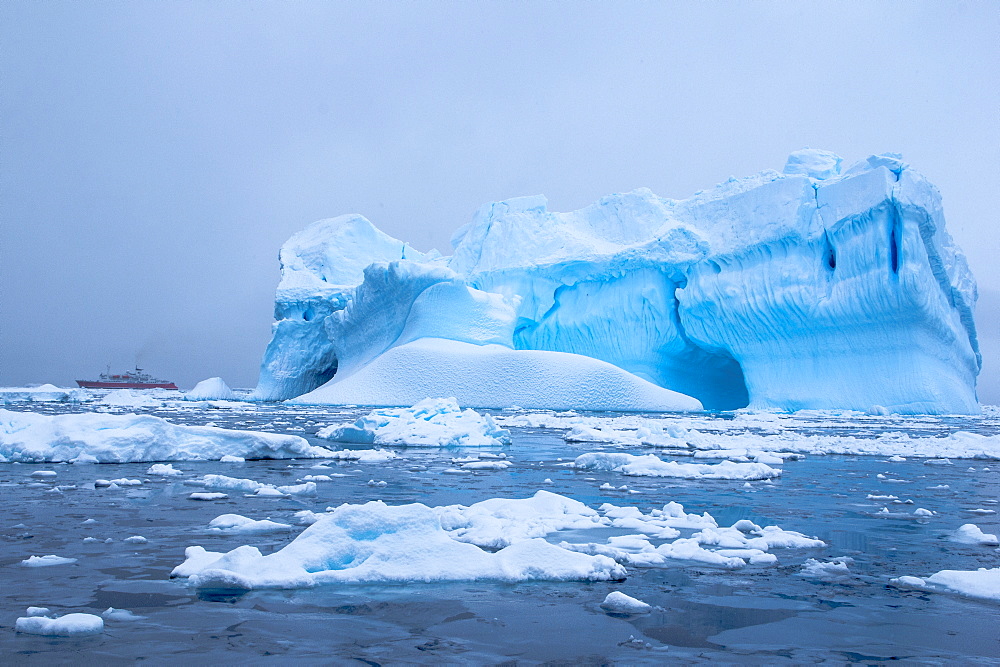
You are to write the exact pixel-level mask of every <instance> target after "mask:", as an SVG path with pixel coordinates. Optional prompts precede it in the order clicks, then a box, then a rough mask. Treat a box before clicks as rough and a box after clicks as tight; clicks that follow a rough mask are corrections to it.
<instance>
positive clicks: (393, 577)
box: [172, 501, 625, 590]
mask: <svg viewBox="0 0 1000 667" xmlns="http://www.w3.org/2000/svg"><path fill="white" fill-rule="evenodd" d="M185 556H186V560H185V562H184V563H182V564H181V565H178V566H177V567H176V568H174V570H173V572H172V576H175V577H188V578H189V581H190V582H191V583H192V584H193V585H195V586H198V587H201V588H224V589H243V590H250V589H255V588H300V587H307V586H313V585H317V584H324V583H371V582H421V581H422V582H431V581H482V580H489V581H505V582H515V581H533V580H549V581H607V580H620V579H624V578H625V569H624V568H623V567H621V566H620V565H618V564H617V563H615V562H614V561H613V560H611V559H609V558H605V557H602V556H588V555H585V554H578V553H573V552H570V551H567V550H565V549H562V548H559V547H557V546H554V545H552V544H549V543H548V542H546V541H545V540H543V539H539V538H535V539H529V540H525V541H520V542H517V543H516V544H512V545H511V546H508V547H505V548H502V549H500V550H499V551H496V552H490V551H486V550H484V549H482V548H480V547H478V546H475V545H473V544H469V543H466V542H459V541H457V540H455V539H453V538H452V537H451V536H450V535H449V534H448V533H447V532H445V531H444V530H443V529H442V527H441V522H440V520H439V518H438V514H437V513H436V512H435V511H434V510H433V509H432V508H429V507H427V506H425V505H422V504H419V503H416V504H412V505H402V506H388V505H386V504H384V503H382V502H380V501H374V502H369V503H366V504H364V505H342V506H340V507H338V508H336V509H334V510H333V511H332V512H329V513H327V514H325V515H323V516H321V517H319V519H318V520H317V521H316V522H315V523H313V524H312V525H311V526H309V527H308V528H306V529H305V530H304V531H303V532H302V534H300V535H299V536H298V537H296V538H295V539H294V540H293V541H292V542H291V543H290V544H288V545H287V546H285V547H284V548H282V549H280V550H279V551H277V552H275V553H273V554H269V555H267V556H264V555H262V554H261V552H260V551H259V550H258V549H256V548H255V547H251V546H242V547H238V548H237V549H234V550H232V551H230V552H228V553H213V552H209V551H206V550H205V549H204V548H202V547H199V546H194V547H189V548H188V549H187V550H186V551H185Z"/></svg>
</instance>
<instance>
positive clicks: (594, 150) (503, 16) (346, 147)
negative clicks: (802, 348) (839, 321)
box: [0, 0, 1000, 403]
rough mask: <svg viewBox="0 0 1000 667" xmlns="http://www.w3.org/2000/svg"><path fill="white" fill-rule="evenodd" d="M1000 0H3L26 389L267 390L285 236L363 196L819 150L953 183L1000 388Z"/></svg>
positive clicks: (435, 221)
mask: <svg viewBox="0 0 1000 667" xmlns="http://www.w3.org/2000/svg"><path fill="white" fill-rule="evenodd" d="M997 35H1000V12H998V9H997V5H996V3H995V2H992V1H990V2H949V3H940V2H910V1H907V2H888V1H884V2H878V3H868V2H865V3H844V2H829V3H822V4H820V3H802V2H788V3H783V2H771V3H759V2H740V3H726V2H718V3H690V4H680V3H640V2H615V3H583V2H579V3H559V2H535V3H525V2H504V3H487V2H458V3H444V2H420V3H406V2H399V3H388V2H379V3H334V2H298V3H291V2H280V3H279V2H274V3H263V2H257V3H250V2H246V3H236V2H157V3H149V2H131V3H123V2H101V3H95V2H90V3H87V2H81V3H73V2H57V3H48V2H39V1H35V0H32V1H27V2H25V1H21V0H7V2H4V3H0V44H2V49H0V86H2V95H0V318H2V319H0V385H6V384H12V385H18V384H24V383H29V382H54V383H57V384H62V385H67V384H70V383H71V382H72V381H73V380H75V379H77V378H85V377H90V376H94V375H95V374H96V373H97V372H99V371H100V370H103V367H104V365H105V364H106V363H109V362H110V363H111V364H112V365H113V366H114V367H116V368H124V367H127V366H129V365H130V364H132V363H134V362H135V361H136V355H137V354H138V355H140V359H139V360H140V362H141V363H142V364H143V365H144V366H145V367H146V368H147V369H148V370H150V371H152V372H154V373H157V374H160V375H163V376H169V378H171V379H175V380H176V381H177V382H178V383H179V384H181V385H182V386H191V385H192V384H194V382H196V381H197V380H199V379H202V378H204V377H208V376H211V375H222V376H223V377H224V378H225V379H226V380H227V381H228V382H229V383H230V384H231V385H233V386H251V385H253V384H254V382H255V380H256V372H257V365H258V363H259V360H260V355H261V353H262V352H263V349H264V346H265V344H266V342H267V340H268V338H269V333H270V323H271V317H270V315H271V307H272V296H273V291H274V287H275V285H276V284H277V279H278V271H277V251H278V247H279V246H280V245H281V243H282V242H283V241H284V240H285V239H286V238H287V237H288V236H290V235H291V234H292V233H294V232H295V231H297V230H298V229H300V228H302V227H304V226H305V225H306V224H308V223H309V222H311V221H313V220H316V219H319V218H324V217H331V216H334V215H339V214H342V213H350V212H357V213H362V214H364V215H365V216H366V217H368V218H369V219H370V220H372V221H373V222H374V223H375V224H376V225H377V226H379V227H380V228H381V229H383V230H384V231H386V232H387V233H389V234H392V235H393V236H396V237H398V238H401V239H404V240H409V241H410V242H411V243H412V244H413V245H414V246H416V247H417V248H419V249H421V250H427V249H429V248H430V247H432V246H436V247H437V248H438V249H440V250H441V251H442V252H446V253H447V252H448V251H449V248H448V239H449V237H450V235H451V232H452V231H453V230H454V229H455V228H456V227H458V226H460V225H462V224H464V223H465V222H467V221H468V219H469V217H470V216H471V215H472V213H473V211H475V209H476V208H477V207H478V206H479V205H480V204H482V203H484V202H486V201H490V200H495V199H502V198H506V197H510V196H515V195H526V194H536V193H544V194H545V195H547V196H548V198H549V201H550V208H552V209H554V210H570V209H574V208H579V207H581V206H585V205H587V204H589V203H590V202H592V201H594V200H595V199H597V198H598V197H600V196H602V195H604V194H608V193H611V192H620V191H625V190H631V189H633V188H636V187H640V186H647V187H650V188H652V190H653V191H654V192H656V193H658V194H661V195H664V196H670V197H686V196H689V195H690V194H691V193H693V192H694V191H696V190H700V189H703V188H706V187H709V186H711V185H714V184H715V183H717V182H719V181H722V180H725V179H726V178H728V177H729V176H730V175H736V176H743V175H748V174H751V173H753V172H756V171H759V170H761V169H766V168H775V169H780V168H781V167H782V165H783V164H784V160H785V157H786V156H787V154H788V153H789V152H790V151H792V150H795V149H798V148H801V147H803V146H812V147H817V148H827V149H829V150H833V151H835V152H837V153H840V154H841V155H843V156H844V157H845V159H847V160H849V161H850V160H855V159H859V158H863V157H865V156H867V155H869V154H871V153H877V152H884V151H898V152H901V153H903V156H904V158H905V159H906V160H907V161H909V162H910V163H911V164H912V165H914V167H915V168H917V169H918V170H920V171H921V172H923V173H924V174H925V175H926V176H928V177H929V178H930V179H931V180H932V181H933V182H934V183H936V184H937V186H938V187H939V188H940V190H941V192H942V194H943V196H944V203H945V212H946V216H947V219H948V223H949V229H950V230H951V232H952V234H953V235H954V236H955V237H956V239H957V240H958V242H959V244H960V245H961V246H962V247H963V248H964V249H965V251H966V253H967V255H968V256H969V260H970V264H971V266H972V268H973V271H974V272H975V274H976V276H977V278H978V280H979V284H980V290H981V299H980V303H979V308H978V314H977V320H978V325H979V329H980V337H981V342H982V347H983V352H984V356H985V368H984V371H983V375H982V377H981V380H980V397H981V399H982V400H984V401H985V402H989V403H1000V368H998V366H1000V364H998V362H1000V316H998V309H1000V270H998V268H997V266H996V263H995V261H994V256H995V254H996V252H997V250H998V246H1000V243H998V240H997V233H996V231H995V227H996V222H995V214H994V209H995V197H996V181H997V177H998V175H1000V125H998V110H1000V80H998V78H1000V75H998V73H1000V47H998V42H1000V40H998V39H997Z"/></svg>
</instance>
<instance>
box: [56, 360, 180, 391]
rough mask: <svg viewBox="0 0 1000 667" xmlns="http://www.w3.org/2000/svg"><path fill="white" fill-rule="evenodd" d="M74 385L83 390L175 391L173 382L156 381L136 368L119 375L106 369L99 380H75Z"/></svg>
mask: <svg viewBox="0 0 1000 667" xmlns="http://www.w3.org/2000/svg"><path fill="white" fill-rule="evenodd" d="M76 383H77V384H78V385H80V386H81V387H83V388H84V389H177V385H175V384H174V383H173V382H167V381H166V380H158V379H156V378H154V377H153V376H152V375H149V374H148V373H143V372H142V369H141V368H139V367H138V366H136V367H135V370H134V371H125V372H124V373H122V374H120V375H112V374H111V369H108V372H107V373H101V377H100V379H99V380H77V381H76Z"/></svg>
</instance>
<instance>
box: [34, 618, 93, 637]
mask: <svg viewBox="0 0 1000 667" xmlns="http://www.w3.org/2000/svg"><path fill="white" fill-rule="evenodd" d="M14 629H15V630H17V631H18V632H23V633H25V634H29V635H44V636H46V637H78V636H81V635H96V634H100V633H101V632H102V631H103V630H104V619H102V618H101V617H100V616H95V615H93V614H66V615H65V616H57V617H56V618H47V617H45V616H22V617H21V618H19V619H17V621H16V622H15V623H14Z"/></svg>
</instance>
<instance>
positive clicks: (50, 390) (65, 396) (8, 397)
mask: <svg viewBox="0 0 1000 667" xmlns="http://www.w3.org/2000/svg"><path fill="white" fill-rule="evenodd" d="M89 398H90V394H88V393H87V391H86V390H84V389H63V388H61V387H57V386H55V385H54V384H43V385H41V386H38V387H0V405H4V404H5V403H25V402H28V403H53V402H59V403H79V402H82V401H86V400H88V399H89Z"/></svg>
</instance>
